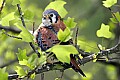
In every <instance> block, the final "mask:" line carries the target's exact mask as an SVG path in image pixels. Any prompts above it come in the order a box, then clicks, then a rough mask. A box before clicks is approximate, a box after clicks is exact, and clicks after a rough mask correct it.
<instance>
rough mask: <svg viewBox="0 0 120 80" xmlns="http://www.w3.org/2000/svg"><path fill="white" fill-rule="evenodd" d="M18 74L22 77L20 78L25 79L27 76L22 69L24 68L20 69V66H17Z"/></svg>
mask: <svg viewBox="0 0 120 80" xmlns="http://www.w3.org/2000/svg"><path fill="white" fill-rule="evenodd" d="M16 68H17V69H16V70H15V71H16V72H17V74H18V75H19V76H20V77H23V76H26V72H25V70H24V69H23V68H22V67H20V66H16Z"/></svg>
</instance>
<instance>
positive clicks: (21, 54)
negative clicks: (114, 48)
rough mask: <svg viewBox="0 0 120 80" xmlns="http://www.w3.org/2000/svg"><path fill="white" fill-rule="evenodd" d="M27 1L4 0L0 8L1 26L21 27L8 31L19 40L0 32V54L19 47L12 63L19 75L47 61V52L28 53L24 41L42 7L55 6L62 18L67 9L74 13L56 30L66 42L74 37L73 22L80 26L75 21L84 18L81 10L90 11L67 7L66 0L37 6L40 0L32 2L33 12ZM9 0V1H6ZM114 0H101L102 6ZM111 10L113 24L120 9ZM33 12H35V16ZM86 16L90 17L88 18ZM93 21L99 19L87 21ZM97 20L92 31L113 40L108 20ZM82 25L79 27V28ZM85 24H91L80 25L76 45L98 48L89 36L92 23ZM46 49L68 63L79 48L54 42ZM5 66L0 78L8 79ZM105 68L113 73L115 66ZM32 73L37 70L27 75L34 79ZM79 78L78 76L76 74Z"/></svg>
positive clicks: (29, 38)
mask: <svg viewBox="0 0 120 80" xmlns="http://www.w3.org/2000/svg"><path fill="white" fill-rule="evenodd" d="M2 1H3V0H0V6H1V5H2V4H1V3H2ZM26 2H27V3H28V4H29V2H30V1H27V0H8V1H7V2H6V5H5V6H4V8H3V11H2V13H1V14H0V25H2V26H11V24H12V26H13V27H14V28H18V29H20V30H21V31H22V32H20V34H13V33H10V32H8V33H9V34H12V35H14V36H17V37H20V38H22V40H19V41H18V40H15V41H14V40H13V39H11V38H8V37H6V36H5V35H3V34H2V33H4V32H5V31H4V32H2V31H1V32H0V43H1V45H0V55H2V56H4V55H5V54H4V53H6V52H7V53H6V55H7V56H6V57H8V58H10V56H13V55H11V54H14V53H16V51H17V50H16V49H17V48H18V52H17V54H16V55H17V58H18V60H19V65H17V66H16V65H14V66H16V69H15V70H14V71H16V72H17V74H18V75H19V77H25V76H26V75H28V72H29V71H32V70H34V69H35V68H36V67H38V66H42V65H43V64H45V63H46V56H45V55H43V54H41V57H40V58H38V57H37V55H36V54H35V53H34V54H32V55H31V56H27V53H28V52H29V51H30V50H31V49H30V47H29V46H28V44H27V46H26V45H25V44H26V43H29V42H33V39H34V37H33V35H32V34H31V33H30V32H29V31H28V29H31V26H32V22H34V20H36V22H37V21H38V22H39V23H40V19H39V18H40V17H39V18H38V16H39V15H41V16H42V14H39V13H40V12H43V10H46V9H55V10H57V11H58V13H59V14H60V16H61V17H62V18H64V17H65V16H66V15H67V14H68V13H69V14H68V15H67V16H66V17H68V16H70V14H72V13H73V14H72V17H74V18H71V17H68V18H67V19H65V20H63V21H64V23H65V25H66V26H67V28H66V29H65V30H64V31H62V30H59V32H58V34H57V36H58V39H59V40H60V41H61V42H67V41H68V40H70V39H71V38H73V36H72V34H73V30H74V28H75V27H76V26H80V24H78V23H79V22H80V23H81V24H84V21H83V22H81V20H80V19H81V18H82V17H86V16H84V15H83V14H84V13H85V12H84V11H89V10H84V9H83V10H81V12H78V11H77V10H75V9H74V8H76V7H74V6H75V5H74V6H71V7H70V6H69V7H70V8H69V7H67V5H68V2H69V1H66V2H65V1H63V0H56V1H53V2H50V3H49V4H47V3H46V4H47V7H45V6H44V7H43V9H42V8H38V6H39V5H40V4H41V5H42V4H43V3H42V1H41V3H40V4H38V5H36V4H35V5H34V7H35V8H34V9H35V10H36V11H37V12H34V11H35V10H34V9H33V10H32V9H29V8H28V4H27V7H26V6H25V4H26ZM43 2H44V0H43ZM77 2H80V1H76V3H77ZM89 2H90V1H87V2H86V3H87V5H86V6H84V7H88V8H90V6H89V4H90V3H89ZM8 3H9V4H10V5H8ZM11 3H12V5H11ZM36 3H37V2H36ZM71 3H72V0H71ZM80 3H81V2H80ZM116 3H117V0H106V1H103V6H105V8H112V7H114V5H115V4H116ZM17 4H21V9H22V11H23V13H22V15H23V16H24V20H25V23H26V24H29V26H27V28H24V27H23V26H22V24H21V20H20V15H19V13H18V10H17V9H16V5H17ZM65 4H66V5H65ZM69 4H70V3H69ZM77 4H78V3H77ZM77 4H76V5H77ZM72 5H73V4H72ZM82 5H83V4H82V3H81V5H79V6H82ZM58 6H60V7H58ZM9 7H10V8H9ZM44 8H45V9H44ZM66 8H67V10H66ZM77 8H79V7H77ZM81 8H82V7H81ZM9 9H10V10H9ZM39 10H40V11H39ZM98 12H99V11H98ZM102 13H103V12H102ZM111 13H112V16H113V17H112V18H110V20H111V22H112V23H115V24H116V23H118V22H120V13H119V12H112V11H111ZM36 14H37V15H38V16H36ZM77 14H80V15H82V16H77ZM88 16H89V19H88ZM92 16H93V15H92ZM92 16H91V15H87V18H86V19H84V20H85V25H86V24H87V23H88V22H89V20H90V19H91V18H92ZM97 16H98V14H97ZM99 16H100V15H99ZM105 16H106V15H105ZM95 17H96V16H95ZM37 18H38V19H37ZM107 18H108V17H107ZM99 19H100V18H99ZM103 19H104V18H103ZM95 21H97V22H99V21H98V19H97V20H96V18H94V20H93V21H92V20H91V21H90V22H89V23H90V24H96V22H95ZM99 24H101V28H100V29H98V28H95V30H96V31H97V32H96V34H95V31H94V35H95V36H96V35H97V37H98V38H100V37H103V38H105V39H107V40H111V39H112V40H113V39H114V35H113V34H114V33H113V29H111V26H110V24H107V25H105V24H104V23H103V20H102V22H100V23H99ZM37 25H38V23H37ZM97 25H98V24H97ZM81 27H82V29H81ZM87 27H90V30H87V31H86V30H84V29H86V28H85V26H84V25H83V26H80V32H79V33H80V34H79V38H78V45H80V48H81V49H84V50H85V51H87V52H98V48H97V45H96V43H97V42H98V43H100V40H98V41H95V39H96V38H93V37H92V36H90V34H91V33H92V32H93V31H92V28H91V27H92V26H90V25H87ZM95 27H96V26H95ZM98 27H99V26H98ZM115 27H116V26H115ZM111 30H112V31H111ZM82 32H86V33H88V36H86V37H85V38H84V37H83V36H82ZM1 36H2V37H1ZM88 37H92V38H93V40H89V39H88ZM98 38H97V39H98ZM81 39H84V40H83V41H82V40H81ZM24 42H25V43H24ZM21 43H23V44H21ZM8 44H9V45H8ZM106 44H107V43H106ZM9 46H10V47H9ZM20 46H21V47H20ZM19 47H20V48H19ZM103 48H105V47H102V45H101V47H100V49H102V50H104V49H103ZM7 49H9V50H7ZM6 50H7V51H6ZM48 51H49V52H53V53H54V54H55V55H56V57H57V59H58V60H59V61H61V62H63V63H68V64H70V54H78V51H77V50H76V48H75V47H74V46H72V45H59V44H57V45H55V46H53V47H52V48H50V49H49V50H48ZM2 53H3V54H2ZM41 53H42V52H41ZM63 53H64V54H63ZM8 54H9V55H8ZM11 58H12V57H11ZM1 59H2V58H1ZM3 61H6V60H3ZM95 62H96V61H95ZM90 67H91V65H90ZM94 67H95V66H94ZM111 68H112V69H111ZM87 69H88V68H87ZM5 70H6V68H3V69H0V80H7V77H8V73H7V72H5ZM93 70H96V68H94V69H93ZM107 71H110V72H111V74H112V71H115V69H113V67H107ZM107 71H106V72H107ZM94 73H95V72H94ZM92 74H93V72H92V73H88V74H87V79H92V78H94V77H93V76H92ZM107 74H109V75H111V74H110V73H107ZM35 76H36V74H35V73H32V74H31V75H30V78H31V79H34V78H35ZM107 76H108V75H107ZM115 77H116V76H113V75H111V77H110V79H115ZM56 79H57V78H56ZM78 79H79V77H78ZM82 80H86V78H82Z"/></svg>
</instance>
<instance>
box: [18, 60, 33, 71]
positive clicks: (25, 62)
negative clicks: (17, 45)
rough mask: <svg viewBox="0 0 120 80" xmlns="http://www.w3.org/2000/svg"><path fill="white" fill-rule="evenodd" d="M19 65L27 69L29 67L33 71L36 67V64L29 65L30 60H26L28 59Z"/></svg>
mask: <svg viewBox="0 0 120 80" xmlns="http://www.w3.org/2000/svg"><path fill="white" fill-rule="evenodd" d="M19 64H20V65H24V66H27V67H29V68H30V69H31V70H32V69H34V67H35V65H34V64H32V63H28V60H26V59H23V60H22V61H19Z"/></svg>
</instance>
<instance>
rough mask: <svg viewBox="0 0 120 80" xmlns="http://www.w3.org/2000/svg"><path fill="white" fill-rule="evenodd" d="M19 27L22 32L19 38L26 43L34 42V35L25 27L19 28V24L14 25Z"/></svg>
mask: <svg viewBox="0 0 120 80" xmlns="http://www.w3.org/2000/svg"><path fill="white" fill-rule="evenodd" d="M14 25H15V26H17V27H18V28H19V29H20V30H22V32H21V33H20V34H19V35H18V37H21V38H22V40H23V41H25V42H33V35H32V34H31V33H30V32H29V31H28V30H27V29H26V28H24V27H23V26H19V25H18V24H17V23H15V24H14Z"/></svg>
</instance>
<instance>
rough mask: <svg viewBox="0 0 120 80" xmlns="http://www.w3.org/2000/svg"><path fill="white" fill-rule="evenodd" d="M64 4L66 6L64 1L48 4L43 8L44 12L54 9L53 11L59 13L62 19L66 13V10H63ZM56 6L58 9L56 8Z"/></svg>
mask: <svg viewBox="0 0 120 80" xmlns="http://www.w3.org/2000/svg"><path fill="white" fill-rule="evenodd" d="M65 4H66V2H65V1H54V2H51V3H50V4H48V6H47V7H46V8H45V10H47V9H54V10H56V11H57V12H58V13H59V15H60V16H61V17H62V18H64V17H65V15H66V14H67V13H68V12H67V11H66V9H65V8H64V5H65ZM58 5H59V6H60V7H58Z"/></svg>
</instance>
